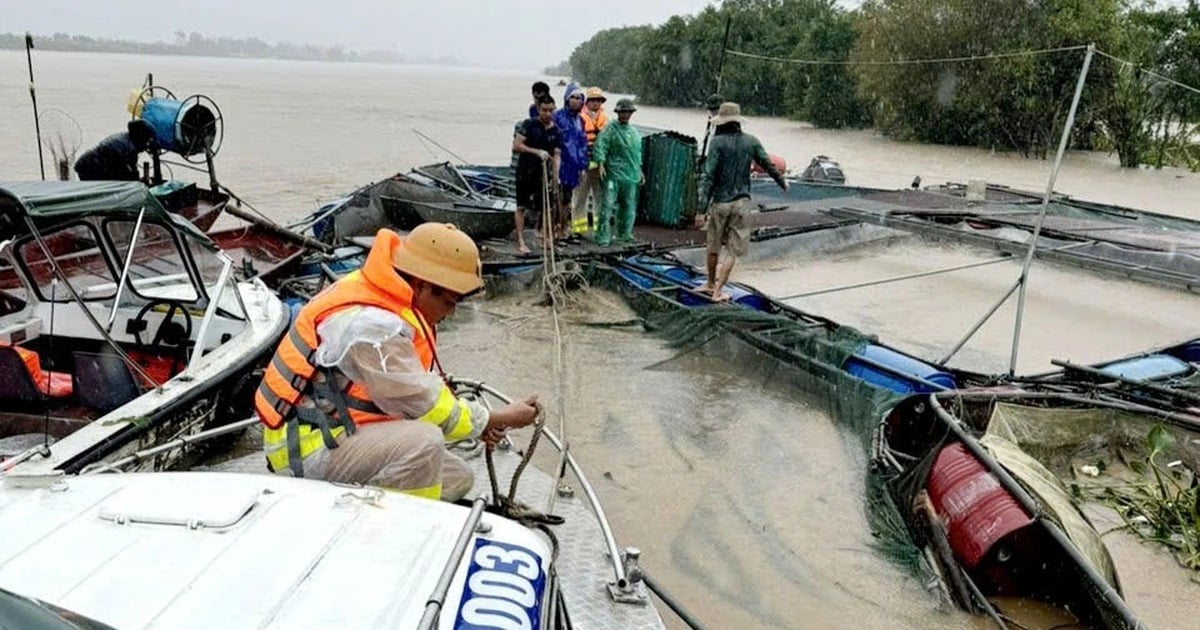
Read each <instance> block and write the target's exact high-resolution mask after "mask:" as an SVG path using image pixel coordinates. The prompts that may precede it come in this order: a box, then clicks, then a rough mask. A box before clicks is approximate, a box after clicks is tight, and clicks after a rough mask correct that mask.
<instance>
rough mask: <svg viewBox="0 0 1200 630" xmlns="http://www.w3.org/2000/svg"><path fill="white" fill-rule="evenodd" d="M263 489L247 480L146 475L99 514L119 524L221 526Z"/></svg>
mask: <svg viewBox="0 0 1200 630" xmlns="http://www.w3.org/2000/svg"><path fill="white" fill-rule="evenodd" d="M263 492H264V489H263V488H262V487H261V486H258V485H249V484H246V485H242V484H230V483H221V484H213V483H204V482H202V481H199V480H197V481H192V480H185V479H180V478H178V477H173V478H171V479H164V480H160V479H145V480H140V482H139V483H134V484H131V485H129V486H126V487H125V488H124V489H122V490H121V491H120V492H118V493H117V494H116V495H115V496H113V497H112V498H111V499H109V500H108V501H105V502H104V504H103V505H101V506H100V511H99V515H98V516H99V517H100V518H101V519H104V520H107V521H112V522H114V523H116V524H118V525H124V524H127V523H148V524H154V525H177V526H183V527H187V528H189V529H199V528H201V527H204V528H209V529H223V528H227V527H232V526H234V525H236V524H237V522H238V521H240V520H241V519H242V517H244V516H245V515H246V514H248V513H249V512H250V510H251V509H252V508H253V507H254V504H255V503H257V502H258V498H259V497H260V496H261V495H262V494H263Z"/></svg>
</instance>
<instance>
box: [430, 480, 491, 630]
mask: <svg viewBox="0 0 1200 630" xmlns="http://www.w3.org/2000/svg"><path fill="white" fill-rule="evenodd" d="M486 504H487V500H486V499H484V498H483V497H479V498H477V499H475V501H474V502H472V504H471V513H470V514H468V515H467V521H466V522H465V523H463V527H462V529H461V530H460V531H459V532H458V540H456V541H454V549H452V550H451V551H450V557H449V558H448V559H447V560H446V566H445V567H443V568H442V574H441V576H440V577H438V581H437V585H436V586H434V587H433V593H431V594H430V595H429V599H428V600H427V601H426V602H425V614H424V615H422V616H421V621H420V623H419V624H418V625H417V627H418V628H421V629H422V630H426V629H430V630H431V629H432V628H434V627H436V626H437V625H438V616H439V615H440V614H441V612H442V604H444V603H445V602H446V593H448V592H449V591H450V582H451V580H453V579H454V574H455V573H457V572H458V565H459V563H460V562H462V558H463V555H465V554H466V553H467V545H468V544H469V543H470V542H471V536H473V535H474V534H475V528H476V527H477V526H478V525H479V520H480V518H481V517H482V516H483V507H484V506H485V505H486Z"/></svg>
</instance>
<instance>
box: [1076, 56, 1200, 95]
mask: <svg viewBox="0 0 1200 630" xmlns="http://www.w3.org/2000/svg"><path fill="white" fill-rule="evenodd" d="M1096 54H1098V55H1100V56H1101V57H1108V58H1109V59H1112V60H1113V61H1115V62H1117V63H1119V64H1121V65H1123V66H1125V67H1127V68H1133V69H1134V70H1137V71H1138V72H1141V73H1144V74H1148V75H1150V76H1152V77H1154V78H1155V79H1158V80H1159V81H1164V82H1166V83H1170V84H1171V85H1174V86H1176V87H1181V88H1183V89H1185V90H1187V91H1189V92H1195V93H1196V94H1200V88H1196V87H1192V86H1190V85H1188V84H1186V83H1180V82H1179V81H1176V80H1175V79H1172V78H1170V77H1165V76H1163V75H1161V74H1159V73H1157V72H1155V71H1153V70H1150V69H1147V68H1144V67H1142V66H1139V65H1137V64H1136V63H1133V62H1132V61H1128V60H1125V59H1121V58H1120V57H1117V56H1115V55H1110V54H1108V53H1106V52H1104V51H1103V50H1100V49H1099V48H1097V49H1096Z"/></svg>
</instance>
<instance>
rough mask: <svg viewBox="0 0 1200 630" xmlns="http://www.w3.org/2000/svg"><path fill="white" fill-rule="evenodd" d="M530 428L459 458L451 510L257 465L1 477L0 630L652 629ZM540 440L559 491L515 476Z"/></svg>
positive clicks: (629, 564) (566, 460) (644, 607)
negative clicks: (19, 617)
mask: <svg viewBox="0 0 1200 630" xmlns="http://www.w3.org/2000/svg"><path fill="white" fill-rule="evenodd" d="M454 384H455V386H456V387H457V388H458V389H459V391H460V394H461V395H468V394H470V395H478V396H491V397H494V398H495V399H498V400H500V401H504V400H507V399H506V398H504V397H503V394H500V393H499V392H496V391H495V390H493V389H491V388H490V387H488V386H486V385H484V384H482V383H479V382H471V381H465V380H459V381H456V382H455V383H454ZM485 400H487V399H485ZM251 422H253V420H251ZM535 427H537V429H536V432H535V433H534V435H533V437H531V439H530V442H529V444H528V446H527V447H526V448H525V449H523V450H518V449H517V448H515V446H510V447H509V448H508V449H500V450H497V451H495V452H494V453H481V452H480V451H482V450H483V449H482V448H477V449H475V451H474V452H473V453H472V452H463V453H461V454H462V455H463V456H464V457H466V458H467V459H468V461H469V462H471V463H472V465H473V467H474V469H475V471H476V477H477V479H476V488H477V489H478V490H477V494H478V496H476V497H474V498H473V499H471V500H464V501H462V502H460V503H461V504H450V503H445V502H441V501H432V500H429V499H423V498H417V497H412V496H409V495H405V494H401V493H397V492H390V491H387V490H384V489H380V488H374V487H362V486H348V485H342V484H334V483H328V482H325V481H317V480H307V479H295V478H292V477H288V476H281V475H272V474H269V473H267V470H266V467H265V460H264V458H263V456H262V454H261V453H256V454H254V455H251V456H248V457H242V458H235V459H232V460H229V461H226V462H223V463H220V464H215V465H212V466H211V467H209V468H208V469H207V470H204V471H199V472H167V473H156V474H144V473H130V474H100V473H99V472H98V471H99V469H94V470H96V471H97V472H95V473H85V474H81V475H74V476H64V475H61V474H54V472H53V471H51V472H40V473H28V472H26V473H13V474H8V475H2V476H0V538H2V539H3V540H4V545H3V546H2V548H0V626H4V624H5V622H6V621H7V620H8V619H10V618H12V617H11V614H12V611H13V610H14V609H19V610H21V611H24V612H27V613H29V614H31V615H32V614H35V613H36V614H38V615H40V616H41V617H43V618H44V619H47V620H48V621H47V622H46V623H45V624H44V625H39V626H38V627H44V628H59V627H61V628H64V629H67V628H79V627H88V628H109V627H112V628H120V629H122V630H129V629H136V628H147V629H148V628H171V629H172V630H175V629H185V628H213V627H220V628H231V629H233V628H441V629H450V628H456V629H457V628H480V629H490V628H496V629H501V628H503V629H510V628H531V629H532V628H545V629H551V630H566V629H570V628H646V629H656V628H657V629H661V628H664V627H665V626H664V625H663V621H662V619H661V617H660V616H659V613H658V609H657V608H656V606H655V605H654V603H653V600H651V599H650V598H649V595H648V588H657V587H656V586H654V585H653V584H652V583H651V581H650V579H649V577H648V576H646V575H645V573H644V570H643V569H642V568H641V567H640V566H639V565H638V557H639V553H638V551H637V550H636V549H633V548H625V549H621V548H618V547H617V545H616V541H615V539H614V537H613V534H612V530H611V528H610V527H609V526H608V523H607V521H606V519H605V515H604V511H603V509H602V508H601V507H600V504H599V501H598V500H597V497H596V493H595V491H594V490H593V489H592V487H591V485H590V483H589V482H588V480H587V477H586V476H585V475H584V474H583V472H582V470H581V469H580V467H579V465H578V463H577V462H576V461H575V459H574V458H573V457H572V456H571V455H570V453H569V450H565V449H564V445H563V443H562V442H561V441H560V440H559V439H558V437H557V436H555V435H554V434H553V433H552V432H550V431H549V430H548V429H546V428H545V427H544V426H541V425H540V424H538V425H535ZM539 437H540V438H541V442H542V443H543V444H545V443H546V442H549V443H551V444H552V445H553V446H554V447H555V448H557V449H559V450H560V457H561V461H562V462H563V464H562V466H563V470H564V471H566V470H569V471H571V473H573V475H574V477H573V479H572V478H571V477H565V476H559V477H558V478H557V479H556V478H555V477H551V476H550V475H548V474H546V473H544V472H542V471H541V470H539V469H537V468H536V467H535V466H534V465H532V464H530V459H531V458H532V456H533V454H534V449H535V448H536V446H537V441H535V440H537V439H538V438H539ZM147 452H148V453H154V452H157V449H148V451H147ZM472 455H474V456H473V457H472ZM136 459H137V458H126V460H125V461H126V462H133V461H135V460H136ZM124 466H125V464H124V463H121V462H114V463H113V464H112V465H111V467H110V468H121V467H124ZM485 467H486V468H487V469H489V470H490V471H491V473H490V474H489V472H487V471H485V470H484V468H485ZM489 478H490V479H489ZM568 479H570V480H571V482H572V483H575V484H577V485H576V486H575V488H578V489H579V490H580V491H581V492H579V493H578V494H576V493H575V492H574V488H571V487H568V486H567V485H565V484H566V481H567V480H568ZM489 480H490V481H491V488H492V490H491V493H490V495H489V493H488V491H487V489H488V481H489ZM518 482H520V488H519V489H518ZM498 488H503V489H504V490H506V491H507V494H501V491H500V490H499V489H498ZM546 499H549V500H550V506H549V507H547V506H546V504H545V503H543V501H544V500H546ZM663 597H664V600H667V601H669V599H668V598H667V596H663ZM25 618H27V619H28V618H33V617H25ZM64 618H66V619H69V620H71V622H72V623H74V624H79V625H67V624H66V623H65V622H64V623H58V622H60V621H61V620H62V619H64ZM83 619H86V620H88V621H89V623H88V624H83V623H81V620H83ZM55 623H57V624H58V625H55ZM693 625H695V624H693Z"/></svg>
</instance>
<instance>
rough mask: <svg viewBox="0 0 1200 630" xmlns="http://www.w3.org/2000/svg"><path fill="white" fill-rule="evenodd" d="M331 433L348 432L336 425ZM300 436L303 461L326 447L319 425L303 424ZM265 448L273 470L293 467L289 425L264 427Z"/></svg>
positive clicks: (268, 463) (339, 434)
mask: <svg viewBox="0 0 1200 630" xmlns="http://www.w3.org/2000/svg"><path fill="white" fill-rule="evenodd" d="M331 433H332V435H333V437H334V438H338V437H341V436H342V435H343V434H345V433H346V429H345V428H344V427H335V428H334V429H333V431H331ZM298 436H299V440H298V446H299V452H300V460H301V461H303V460H305V459H308V458H309V457H310V456H311V455H312V454H313V453H316V452H318V451H320V450H322V449H324V448H325V439H324V438H323V437H322V436H321V429H319V428H317V427H312V426H309V425H307V424H301V425H300V427H299V432H298ZM263 448H264V449H265V450H266V452H267V465H268V466H270V467H271V471H272V472H279V471H281V470H287V469H288V468H290V467H291V461H290V459H289V457H288V443H287V427H280V428H278V429H270V428H268V429H263Z"/></svg>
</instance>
